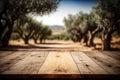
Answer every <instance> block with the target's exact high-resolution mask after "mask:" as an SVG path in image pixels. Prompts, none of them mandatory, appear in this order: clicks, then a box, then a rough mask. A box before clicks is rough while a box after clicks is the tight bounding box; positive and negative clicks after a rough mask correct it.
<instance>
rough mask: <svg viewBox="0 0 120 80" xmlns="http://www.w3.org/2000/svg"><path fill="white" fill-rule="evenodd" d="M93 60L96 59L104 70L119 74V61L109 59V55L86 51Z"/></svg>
mask: <svg viewBox="0 0 120 80" xmlns="http://www.w3.org/2000/svg"><path fill="white" fill-rule="evenodd" d="M85 54H86V55H88V56H89V57H90V58H91V59H92V60H94V61H95V62H96V63H97V64H98V65H100V66H101V67H102V68H104V70H106V71H107V72H108V73H109V74H119V73H120V69H119V68H118V67H116V65H117V66H119V65H118V64H117V63H116V64H115V63H113V62H112V61H110V60H109V58H108V56H106V55H103V54H101V53H99V52H85Z"/></svg>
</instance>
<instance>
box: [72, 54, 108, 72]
mask: <svg viewBox="0 0 120 80" xmlns="http://www.w3.org/2000/svg"><path fill="white" fill-rule="evenodd" d="M71 54H72V55H73V58H74V59H75V58H78V59H79V63H77V66H78V68H79V70H80V72H81V74H107V72H106V71H105V70H104V69H103V68H101V67H100V66H99V65H98V64H97V63H95V62H94V61H93V60H92V59H90V58H89V57H88V56H87V55H85V53H83V52H71ZM75 55H77V56H76V57H74V56H75ZM75 60H76V59H75ZM75 62H76V61H75ZM77 62H78V61H77Z"/></svg>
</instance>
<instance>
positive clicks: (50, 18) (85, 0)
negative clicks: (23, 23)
mask: <svg viewBox="0 0 120 80" xmlns="http://www.w3.org/2000/svg"><path fill="white" fill-rule="evenodd" d="M96 2H97V0H61V2H60V3H59V5H58V8H57V10H56V11H55V12H52V13H51V14H49V15H46V16H35V17H34V19H36V20H37V21H39V22H41V21H42V23H43V24H45V25H61V26H64V23H63V19H64V17H67V15H68V14H73V15H75V14H77V13H78V12H80V11H83V12H85V13H89V12H90V11H91V9H92V7H93V6H95V5H96Z"/></svg>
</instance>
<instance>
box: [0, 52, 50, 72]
mask: <svg viewBox="0 0 120 80" xmlns="http://www.w3.org/2000/svg"><path fill="white" fill-rule="evenodd" d="M16 54H18V53H16ZM26 54H28V55H27V56H26V57H25V58H24V59H22V60H20V61H18V62H17V63H16V64H14V65H13V66H12V67H10V68H9V69H8V70H6V71H4V72H2V74H37V72H38V70H39V68H40V66H41V65H42V63H43V62H44V60H45V58H46V56H47V54H48V53H45V52H29V53H26ZM5 60H7V59H5Z"/></svg>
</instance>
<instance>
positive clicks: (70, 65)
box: [38, 52, 79, 74]
mask: <svg viewBox="0 0 120 80" xmlns="http://www.w3.org/2000/svg"><path fill="white" fill-rule="evenodd" d="M38 74H79V70H78V68H77V66H76V64H75V63H74V61H73V59H72V56H71V55H70V53H69V52H50V53H49V54H48V57H47V58H46V60H45V62H44V64H43V65H42V67H41V68H40V70H39V72H38Z"/></svg>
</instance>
